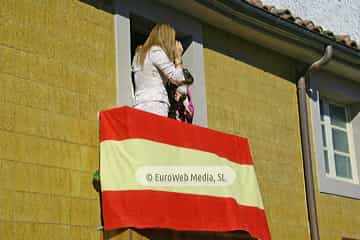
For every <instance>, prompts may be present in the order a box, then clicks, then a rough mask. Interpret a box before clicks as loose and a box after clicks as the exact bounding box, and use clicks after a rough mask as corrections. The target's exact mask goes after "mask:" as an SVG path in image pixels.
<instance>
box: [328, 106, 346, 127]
mask: <svg viewBox="0 0 360 240" xmlns="http://www.w3.org/2000/svg"><path fill="white" fill-rule="evenodd" d="M329 107H330V118H331V124H333V125H335V126H338V127H342V128H346V115H345V108H343V107H338V106H335V105H332V104H329Z"/></svg>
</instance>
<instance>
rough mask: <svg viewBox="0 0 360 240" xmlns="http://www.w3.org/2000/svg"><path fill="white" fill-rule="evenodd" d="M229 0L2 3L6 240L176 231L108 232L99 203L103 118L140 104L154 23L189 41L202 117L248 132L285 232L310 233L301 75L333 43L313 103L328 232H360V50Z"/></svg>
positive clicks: (277, 228) (271, 208) (276, 230)
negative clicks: (140, 59)
mask: <svg viewBox="0 0 360 240" xmlns="http://www.w3.org/2000/svg"><path fill="white" fill-rule="evenodd" d="M204 2H205V3H206V4H205V3H204ZM220 2H221V1H190V0H189V1H181V2H176V1H174V2H169V1H141V0H138V1H126V0H122V1H114V2H112V1H100V0H84V1H71V0H66V1H25V0H22V1H10V0H9V1H4V2H3V3H2V7H1V8H0V16H1V17H2V19H3V21H2V23H1V25H0V61H1V62H0V105H1V111H0V116H1V117H0V151H1V152H0V234H1V236H2V238H3V239H101V238H104V239H164V238H165V237H164V235H161V234H158V233H156V232H155V233H151V232H150V233H144V232H137V231H133V230H124V231H114V232H107V233H105V234H104V235H103V234H102V233H101V232H99V231H97V230H96V228H97V227H98V226H99V225H101V213H100V201H99V197H98V193H97V192H96V191H95V190H94V189H93V187H92V184H91V181H92V174H93V172H94V171H95V170H96V169H97V168H98V166H99V157H98V156H99V153H98V150H99V149H98V120H97V112H99V111H101V110H103V109H107V108H111V107H114V106H118V105H124V104H131V74H130V65H129V61H130V60H131V49H132V48H133V45H134V44H135V43H136V41H141V39H142V36H143V35H144V34H145V33H146V31H148V29H147V28H145V29H143V28H141V26H146V25H147V24H148V22H152V23H154V22H164V21H166V22H169V23H170V24H172V25H173V26H175V28H176V29H177V31H178V32H179V33H180V37H181V38H182V39H181V40H182V41H183V42H185V43H186V44H184V45H185V46H186V50H185V56H184V62H185V64H187V67H188V68H189V69H190V70H191V71H192V73H194V76H195V85H194V101H195V106H196V114H197V115H196V118H195V124H198V125H202V126H206V127H209V128H212V129H216V130H220V131H223V132H227V133H233V134H236V135H239V136H242V137H246V138H248V139H249V142H250V146H251V150H252V155H253V161H254V165H255V169H256V172H257V177H258V181H259V185H260V189H261V192H262V197H263V201H264V206H265V210H266V212H267V218H268V223H269V227H270V231H271V235H272V238H273V239H275V240H277V239H299V240H303V239H310V234H309V222H308V207H307V202H306V192H305V181H304V167H303V160H302V159H303V157H302V148H301V147H302V143H301V138H300V135H301V132H300V123H299V110H298V98H297V81H298V78H299V76H301V75H302V74H304V72H305V69H306V68H307V66H308V65H309V64H311V63H312V62H313V61H314V60H316V59H318V58H319V57H321V56H322V54H323V51H322V50H321V49H322V48H323V47H324V46H325V45H326V44H325V43H324V42H322V41H325V42H327V43H329V44H330V45H334V48H335V49H336V51H335V54H336V59H335V60H334V61H333V62H330V63H329V65H328V67H325V68H324V69H323V70H321V71H317V72H316V73H314V74H312V75H311V79H310V89H311V90H310V91H309V97H308V107H309V111H310V112H309V113H310V118H309V123H310V125H311V134H310V135H311V141H312V160H313V162H312V164H313V175H314V186H315V196H316V202H317V212H318V223H319V233H320V237H321V239H328V240H337V239H360V231H359V229H360V214H357V213H360V201H359V198H360V195H359V194H360V185H359V177H360V174H359V169H360V158H359V157H360V149H359V146H360V114H359V110H360V107H359V106H360V105H359V104H360V79H359V76H360V75H359V74H358V73H359V58H360V57H359V56H360V55H359V50H358V49H357V48H353V47H350V46H347V45H341V44H342V43H339V42H337V41H335V40H331V39H330V40H323V39H320V40H319V39H318V38H317V35H316V34H317V33H308V34H309V35H299V34H295V33H294V32H296V31H295V30H296V29H295V30H294V32H291V31H290V30H286V31H285V30H284V29H283V28H282V25H281V24H279V26H277V25H272V24H271V23H266V21H265V20H264V18H265V16H254V15H253V14H254V12H255V11H263V10H261V9H258V8H257V7H256V6H253V5H251V4H249V3H247V2H245V1H240V2H243V4H246V5H244V6H245V7H248V11H249V12H250V11H254V12H252V13H251V14H250V13H249V14H245V13H239V12H241V11H240V10H238V11H239V12H237V10H236V9H237V8H238V7H239V8H240V6H238V5H236V4H235V3H234V5H232V6H229V5H226V6H223V5H221V4H220V5H219V3H220ZM230 2H233V1H230ZM235 2H236V1H235ZM207 5H209V6H207ZM150 10H151V11H150ZM226 11H228V12H226ZM230 13H232V14H230ZM259 14H260V13H259ZM264 14H265V15H266V14H268V15H269V16H267V15H266V16H267V17H269V18H270V17H274V19H276V20H277V21H285V20H281V19H280V20H279V19H278V18H277V17H276V16H270V13H264ZM263 17H264V18H263ZM254 19H256V21H255V20H254ZM262 21H265V23H263V22H262ZM284 24H287V23H284ZM280 25H281V26H280ZM284 27H287V26H284ZM273 28H274V29H275V30H278V29H280V28H281V31H280V30H279V31H278V32H277V31H275V30H273ZM287 31H289V32H290V33H289V32H287ZM275 32H276V33H275ZM282 33H286V34H284V35H286V36H288V37H289V35H291V34H292V35H291V36H290V37H289V39H291V40H289V39H287V38H285V37H280V35H279V34H282ZM311 34H313V35H311ZM293 35H294V36H295V37H293ZM312 37H313V38H314V39H312ZM292 38H293V39H292ZM304 39H305V40H304ZM309 39H310V40H309ZM297 41H300V42H301V44H300V43H298V42H297ZM308 41H309V42H308ZM310 45H311V46H310ZM319 49H320V50H319ZM320 99H321V101H320ZM320 107H321V108H320ZM336 114H338V115H336ZM343 116H345V117H343ZM323 129H324V130H323ZM333 129H335V130H333ZM336 130H337V131H338V132H336V133H337V134H338V135H336V136H338V138H336V137H333V138H332V137H331V136H335V133H334V134H333V135H331V134H332V131H336ZM324 139H325V140H324ZM326 139H327V140H328V141H331V142H326V141H327V140H326ZM340 140H341V142H339V141H340ZM325 143H327V144H325ZM324 152H326V154H328V155H326V156H328V158H326V157H325V155H324ZM336 154H337V155H336ZM337 156H340V157H342V159H340V158H336V157H337ZM338 159H340V160H343V162H340V160H338ZM216 236H217V235H212V236H211V237H208V238H214V237H216ZM174 238H176V239H181V237H179V236H175V237H174ZM186 238H187V239H191V238H193V239H198V238H197V237H194V235H191V234H189V235H188V236H187V237H186ZM218 238H221V237H220V236H218Z"/></svg>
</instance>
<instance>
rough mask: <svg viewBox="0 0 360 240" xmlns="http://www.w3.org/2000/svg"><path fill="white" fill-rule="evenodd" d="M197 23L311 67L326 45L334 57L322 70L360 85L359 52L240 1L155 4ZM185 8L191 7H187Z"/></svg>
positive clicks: (213, 0)
mask: <svg viewBox="0 0 360 240" xmlns="http://www.w3.org/2000/svg"><path fill="white" fill-rule="evenodd" d="M159 1H161V2H162V3H163V4H165V5H169V6H171V7H173V8H176V9H177V10H180V11H182V12H185V13H186V14H188V15H192V16H194V17H196V18H198V19H199V20H200V21H203V22H206V23H207V24H210V25H214V26H215V27H218V28H221V29H223V30H225V31H228V32H231V33H233V34H235V35H238V36H239V37H242V38H244V39H246V40H249V41H252V42H255V43H256V44H259V45H261V46H264V47H266V48H270V49H273V50H274V51H277V52H280V53H281V54H283V55H287V56H289V57H291V58H294V59H296V60H297V61H300V62H304V63H305V64H311V63H312V62H313V61H314V60H316V59H318V58H319V57H321V56H322V54H323V51H324V49H325V47H326V46H327V45H332V46H333V48H334V57H333V59H332V61H330V63H329V64H328V65H327V66H326V67H325V70H327V71H329V72H332V73H334V74H337V75H340V76H342V77H345V78H348V79H351V80H353V81H357V82H360V78H359V76H360V51H359V50H356V49H353V48H351V47H348V46H346V45H343V44H340V43H338V42H336V41H334V40H332V39H330V38H327V37H325V36H322V35H320V34H318V33H316V32H313V31H311V30H308V29H305V28H303V27H301V26H298V25H296V24H295V23H293V22H289V21H286V20H284V19H281V18H279V17H278V16H275V15H273V14H271V13H269V12H266V11H264V10H262V9H259V8H257V7H255V6H252V5H251V4H249V3H247V2H246V1H242V0H195V1H194V0H182V1H166V0H159ZM189 5H190V6H191V7H189Z"/></svg>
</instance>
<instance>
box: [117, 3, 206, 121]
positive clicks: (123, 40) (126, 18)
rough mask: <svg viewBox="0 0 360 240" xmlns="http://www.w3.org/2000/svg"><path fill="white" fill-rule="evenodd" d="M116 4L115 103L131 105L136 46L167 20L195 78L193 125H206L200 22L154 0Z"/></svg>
mask: <svg viewBox="0 0 360 240" xmlns="http://www.w3.org/2000/svg"><path fill="white" fill-rule="evenodd" d="M114 4H115V6H114V8H115V30H116V31H115V35H116V63H117V66H116V77H117V104H118V105H120V106H123V105H128V106H132V105H133V92H134V84H133V81H132V76H131V61H132V58H133V56H134V53H135V49H136V47H137V46H138V45H141V44H143V43H144V41H145V40H146V38H147V36H148V33H149V32H150V31H151V29H152V27H153V26H154V25H155V24H156V23H168V24H170V25H171V26H173V27H174V28H175V30H176V34H177V36H176V37H177V40H179V41H181V42H182V44H183V47H184V54H183V61H184V67H186V68H188V69H189V71H190V72H191V74H192V75H193V77H194V83H193V84H192V86H191V90H192V101H193V104H194V106H195V114H194V119H193V124H196V125H201V126H204V127H207V104H206V86H205V74H204V59H203V58H204V56H203V46H202V28H201V24H200V23H199V22H198V21H197V20H196V19H193V18H192V17H189V16H185V15H183V14H181V13H179V12H176V11H175V10H174V9H170V8H168V7H165V6H163V5H161V4H160V3H158V2H157V1H145V0H139V1H136V3H135V1H129V0H119V1H115V2H114Z"/></svg>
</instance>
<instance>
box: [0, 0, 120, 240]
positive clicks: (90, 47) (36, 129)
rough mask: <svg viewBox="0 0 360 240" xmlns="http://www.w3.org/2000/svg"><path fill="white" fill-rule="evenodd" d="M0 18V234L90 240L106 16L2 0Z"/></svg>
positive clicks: (95, 208) (109, 60) (109, 73)
mask: <svg viewBox="0 0 360 240" xmlns="http://www.w3.org/2000/svg"><path fill="white" fill-rule="evenodd" d="M100 4H101V3H100ZM0 19H1V23H0V109H1V110H0V239H59V240H60V239H74V240H75V239H76V240H79V239H99V238H100V234H99V233H98V232H96V227H97V226H98V225H99V224H100V213H99V201H98V195H97V193H96V192H95V191H94V190H93V189H92V186H91V179H92V173H93V172H94V170H95V169H97V168H98V148H97V132H98V131H97V115H96V113H97V111H98V110H100V109H104V108H108V107H111V106H113V105H114V103H115V57H114V56H115V55H114V54H115V49H114V31H113V29H114V27H113V16H112V14H111V13H108V12H106V11H103V10H101V9H97V8H96V7H94V6H92V5H89V4H86V3H83V2H81V1H71V0H61V1H56V0H51V1H38V0H16V1H14V0H2V1H1V7H0Z"/></svg>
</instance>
